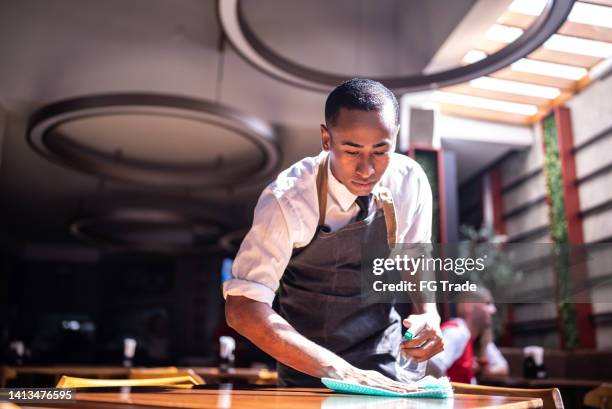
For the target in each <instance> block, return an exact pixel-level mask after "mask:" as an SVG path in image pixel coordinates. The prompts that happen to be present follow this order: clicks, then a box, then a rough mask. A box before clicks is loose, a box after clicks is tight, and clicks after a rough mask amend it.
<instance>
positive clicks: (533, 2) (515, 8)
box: [509, 0, 612, 28]
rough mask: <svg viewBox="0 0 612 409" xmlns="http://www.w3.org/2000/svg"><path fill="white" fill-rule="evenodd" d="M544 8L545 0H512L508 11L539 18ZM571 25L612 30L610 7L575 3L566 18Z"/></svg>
mask: <svg viewBox="0 0 612 409" xmlns="http://www.w3.org/2000/svg"><path fill="white" fill-rule="evenodd" d="M545 6H546V0H514V1H513V2H512V4H511V5H510V7H509V10H510V11H512V12H514V13H521V14H527V15H530V16H539V15H540V13H542V10H544V7H545ZM567 20H568V21H571V22H573V23H580V24H586V25H591V26H600V27H606V28H612V7H607V6H600V5H598V4H590V3H584V2H581V1H577V2H576V3H574V7H573V8H572V11H571V12H570V14H569V16H567Z"/></svg>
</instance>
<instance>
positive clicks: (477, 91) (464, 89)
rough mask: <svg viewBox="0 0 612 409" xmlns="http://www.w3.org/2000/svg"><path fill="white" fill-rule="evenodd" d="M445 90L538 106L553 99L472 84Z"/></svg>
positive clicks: (445, 89) (546, 103)
mask: <svg viewBox="0 0 612 409" xmlns="http://www.w3.org/2000/svg"><path fill="white" fill-rule="evenodd" d="M443 91H448V92H453V93H456V94H463V95H471V96H475V97H482V98H491V99H497V100H500V101H508V102H516V103H519V104H529V105H536V106H538V107H540V106H546V105H548V104H549V103H550V101H551V100H549V99H546V98H539V97H532V96H529V95H519V94H511V93H508V92H501V91H493V90H488V89H481V88H476V87H472V86H470V85H469V84H459V85H454V86H452V87H447V88H444V89H443Z"/></svg>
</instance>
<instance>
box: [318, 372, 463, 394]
mask: <svg viewBox="0 0 612 409" xmlns="http://www.w3.org/2000/svg"><path fill="white" fill-rule="evenodd" d="M321 382H323V385H325V386H327V387H328V388H329V389H333V390H335V391H338V392H345V393H357V394H362V395H376V396H397V397H402V398H437V399H444V398H451V397H452V396H453V388H452V386H451V384H450V382H449V380H448V378H446V377H443V378H434V377H433V376H426V377H424V378H423V379H421V380H419V381H417V382H415V383H414V384H415V385H416V386H417V388H418V389H417V390H416V391H414V392H403V393H398V392H391V391H388V390H385V389H382V388H376V387H373V386H365V385H360V384H358V383H354V382H346V381H341V380H338V379H331V378H321Z"/></svg>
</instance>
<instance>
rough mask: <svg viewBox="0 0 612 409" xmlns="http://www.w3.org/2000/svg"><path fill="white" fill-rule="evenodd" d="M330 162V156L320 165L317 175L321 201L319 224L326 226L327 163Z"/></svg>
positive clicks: (318, 194) (318, 193) (318, 192)
mask: <svg viewBox="0 0 612 409" xmlns="http://www.w3.org/2000/svg"><path fill="white" fill-rule="evenodd" d="M328 162H329V154H327V155H326V156H325V159H323V160H322V161H321V163H320V164H319V173H317V196H318V199H319V224H318V225H317V226H322V225H323V224H325V211H326V210H327V163H328Z"/></svg>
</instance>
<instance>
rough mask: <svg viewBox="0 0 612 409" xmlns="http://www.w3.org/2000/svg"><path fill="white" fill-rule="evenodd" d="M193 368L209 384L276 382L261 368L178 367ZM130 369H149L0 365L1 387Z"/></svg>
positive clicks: (115, 374) (111, 374)
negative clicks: (23, 378) (33, 378)
mask: <svg viewBox="0 0 612 409" xmlns="http://www.w3.org/2000/svg"><path fill="white" fill-rule="evenodd" d="M187 368H189V369H192V370H194V371H195V373H197V374H198V375H200V376H201V377H202V378H204V379H205V380H206V381H207V382H208V383H218V382H219V381H223V380H226V381H235V380H243V381H247V382H251V383H260V384H266V385H275V384H276V378H277V375H276V371H271V370H268V369H260V368H231V369H229V370H228V371H223V372H222V371H220V370H219V368H215V367H207V366H195V367H194V366H191V367H185V368H183V367H178V368H176V369H179V370H180V369H187ZM131 369H137V370H138V369H146V368H144V367H142V368H141V367H135V368H126V367H124V366H93V365H89V366H88V365H50V366H6V365H3V366H0V387H5V386H6V383H7V382H8V381H10V380H11V379H14V378H16V377H17V376H19V375H50V376H55V377H56V380H55V382H56V383H57V380H58V379H59V378H60V377H61V376H62V375H69V376H77V377H85V378H87V377H92V376H93V377H98V378H114V377H122V378H125V377H127V376H128V375H129V373H130V370H131Z"/></svg>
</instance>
